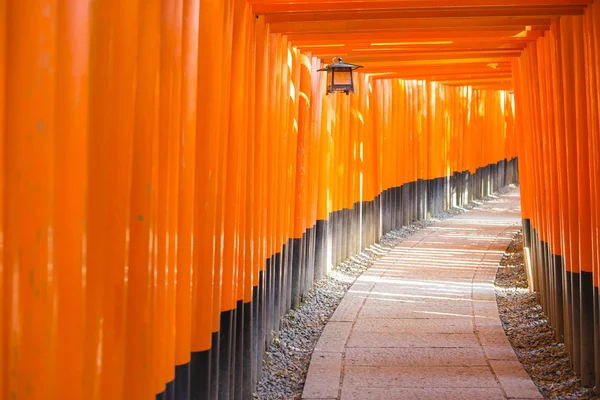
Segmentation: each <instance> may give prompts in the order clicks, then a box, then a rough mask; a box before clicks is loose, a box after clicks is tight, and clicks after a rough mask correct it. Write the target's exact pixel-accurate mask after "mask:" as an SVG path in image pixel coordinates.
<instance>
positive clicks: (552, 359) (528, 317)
mask: <svg viewBox="0 0 600 400" xmlns="http://www.w3.org/2000/svg"><path fill="white" fill-rule="evenodd" d="M496 300H497V302H498V310H499V312H500V319H501V320H502V325H503V327H504V331H505V332H506V336H508V339H509V341H510V343H511V345H512V347H513V348H514V350H515V353H516V354H517V357H518V358H519V361H520V362H521V364H522V365H523V367H524V368H525V370H526V371H527V373H529V375H530V376H531V379H532V380H533V382H534V383H535V384H536V386H537V387H538V389H539V390H540V392H541V393H542V395H543V396H544V398H547V399H598V398H599V397H598V396H597V395H595V394H594V391H593V389H588V388H584V387H582V386H581V382H580V380H579V378H578V377H577V375H575V372H574V371H573V369H572V368H571V362H570V360H569V356H568V354H567V349H566V347H565V345H564V344H563V343H560V342H557V341H556V340H555V338H554V331H553V330H552V328H551V327H550V325H549V324H548V319H547V317H546V315H545V314H544V312H543V311H542V307H541V306H540V305H539V303H538V302H537V300H536V295H535V293H529V292H528V290H527V274H526V272H525V267H524V262H523V234H522V232H519V233H518V234H517V235H516V236H515V237H514V239H513V241H512V242H511V244H510V245H509V247H508V249H507V250H506V253H505V254H504V257H503V259H502V261H501V263H500V268H499V269H498V273H497V275H496Z"/></svg>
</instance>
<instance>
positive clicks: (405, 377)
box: [303, 189, 542, 400]
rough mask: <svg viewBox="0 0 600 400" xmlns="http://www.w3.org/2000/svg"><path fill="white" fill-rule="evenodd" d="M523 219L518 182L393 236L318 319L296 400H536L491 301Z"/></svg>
mask: <svg viewBox="0 0 600 400" xmlns="http://www.w3.org/2000/svg"><path fill="white" fill-rule="evenodd" d="M520 223H521V220H520V206H519V193H518V189H515V190H514V191H513V192H511V193H510V194H507V195H504V196H502V197H500V198H498V199H496V200H494V201H490V202H488V203H486V204H485V205H483V206H482V207H480V208H478V209H476V210H471V211H469V212H466V213H464V214H461V215H459V216H456V217H454V218H452V219H449V220H445V221H441V222H439V223H437V224H435V225H434V226H431V227H429V228H426V229H423V230H421V231H419V232H417V233H416V234H415V235H413V236H411V237H410V238H409V239H407V240H405V241H404V242H402V243H400V244H399V245H398V246H397V247H396V248H395V249H394V250H392V251H391V252H390V253H388V254H387V255H386V256H385V257H383V258H382V259H381V260H380V261H379V262H378V263H377V264H375V265H373V266H372V267H371V268H370V269H369V270H368V271H367V272H365V273H364V274H363V275H362V276H361V277H360V278H359V279H358V280H357V281H356V282H355V283H354V285H353V286H352V288H351V289H350V290H349V291H348V293H347V294H346V296H345V297H344V299H343V300H342V302H341V303H340V305H339V307H338V308H337V310H336V311H335V313H334V314H333V316H332V318H331V320H330V321H329V322H328V323H327V325H326V326H325V329H324V331H323V333H322V335H321V338H320V339H319V342H318V343H317V346H316V348H315V351H314V353H313V356H312V360H311V365H310V369H309V371H308V376H307V379H306V385H305V387H304V393H303V398H304V399H340V398H341V399H343V400H346V399H357V400H371V399H386V400H393V399H445V400H452V399H457V400H458V399H461V400H462V399H469V400H475V399H486V400H488V399H507V398H508V399H540V398H542V396H541V395H540V393H539V392H538V390H537V388H536V387H535V385H534V384H533V382H532V381H531V380H530V378H529V376H528V375H527V373H526V372H525V370H524V369H523V368H522V366H521V364H520V363H519V361H518V360H517V358H516V356H515V353H514V351H513V350H512V348H511V346H510V344H509V342H508V339H507V338H506V336H505V334H504V330H503V329H502V325H501V323H500V319H499V316H498V308H497V306H496V296H495V290H494V278H495V275H496V270H497V267H498V264H499V262H500V260H501V259H502V255H503V254H504V250H505V249H506V248H507V247H508V245H509V243H510V241H511V238H512V236H513V235H514V234H515V233H516V232H517V230H518V229H519V228H520Z"/></svg>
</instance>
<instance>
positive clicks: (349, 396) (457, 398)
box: [341, 388, 505, 400]
mask: <svg viewBox="0 0 600 400" xmlns="http://www.w3.org/2000/svg"><path fill="white" fill-rule="evenodd" d="M341 398H342V400H365V399H369V400H391V399H394V400H415V399H419V400H440V399H444V400H465V399H469V400H500V399H505V397H504V395H503V394H502V390H500V389H496V388H489V389H484V388H452V389H440V388H344V389H342V397H341Z"/></svg>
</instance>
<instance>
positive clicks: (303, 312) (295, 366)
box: [253, 186, 514, 400]
mask: <svg viewBox="0 0 600 400" xmlns="http://www.w3.org/2000/svg"><path fill="white" fill-rule="evenodd" d="M511 187H514V186H511ZM508 190H509V188H504V189H502V190H500V191H499V192H500V193H506V192H507V191H508ZM494 198H495V197H488V198H485V199H484V200H480V201H476V202H473V203H471V204H468V205H465V206H463V207H461V208H453V209H451V210H448V211H445V212H442V213H440V214H438V215H436V216H435V217H434V218H433V219H431V220H427V221H419V222H416V223H414V224H413V225H410V226H409V227H405V228H403V229H400V230H397V231H393V232H389V233H387V234H385V235H384V236H383V237H382V238H381V240H380V242H379V243H377V244H374V245H372V246H370V247H369V248H367V249H366V250H364V251H363V252H362V253H359V254H357V255H354V256H352V257H350V258H349V259H347V260H346V261H344V262H343V263H341V264H339V265H338V266H336V267H335V268H334V270H333V271H332V272H331V273H330V274H329V276H327V277H325V278H323V279H321V280H320V281H318V282H316V283H315V284H314V286H313V288H312V289H311V290H310V291H309V292H308V294H307V295H306V296H304V298H303V302H302V304H300V306H299V307H298V308H297V309H295V310H291V311H289V312H288V313H287V314H286V315H285V316H284V317H283V318H282V320H281V329H280V331H279V335H278V336H276V337H275V338H274V339H273V341H272V343H271V345H270V346H269V347H268V348H267V351H266V353H265V356H264V358H263V371H262V378H261V380H260V381H259V382H258V385H257V388H256V392H255V393H254V395H253V398H254V399H261V400H262V399H264V400H271V399H300V398H301V396H302V390H303V388H304V381H305V379H306V373H307V371H308V366H309V364H310V358H311V355H312V352H313V349H314V348H315V345H316V344H317V341H318V340H319V337H320V335H321V331H322V330H323V328H324V327H325V324H326V323H327V321H328V320H329V318H330V317H331V315H332V314H333V312H334V311H335V309H336V308H337V306H338V304H339V303H340V301H341V300H342V298H343V297H344V295H345V294H346V292H347V291H348V289H349V288H350V287H351V286H352V284H353V283H354V281H355V280H356V278H357V277H359V276H360V275H361V274H362V273H363V272H364V271H366V270H367V269H368V268H369V267H370V266H371V265H373V263H375V262H376V261H377V260H378V259H379V258H381V257H382V256H383V255H385V254H387V253H388V252H389V251H390V250H392V249H393V248H394V247H395V246H396V245H397V244H398V243H400V242H402V241H403V240H404V239H406V238H408V237H409V236H411V235H412V234H413V233H415V232H417V231H418V230H420V229H423V228H425V227H428V226H431V225H432V224H434V223H435V222H437V221H441V220H444V219H447V218H451V217H453V216H455V215H457V214H461V213H463V212H465V211H467V210H470V209H473V208H475V207H477V206H478V205H480V204H483V203H484V202H486V201H488V200H491V199H494Z"/></svg>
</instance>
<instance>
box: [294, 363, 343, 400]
mask: <svg viewBox="0 0 600 400" xmlns="http://www.w3.org/2000/svg"><path fill="white" fill-rule="evenodd" d="M341 373H342V353H321V352H318V351H315V352H314V353H313V355H312V358H311V362H310V369H309V371H308V374H307V375H306V381H305V383H304V391H303V393H302V398H303V399H337V398H338V396H339V382H340V376H341Z"/></svg>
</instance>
